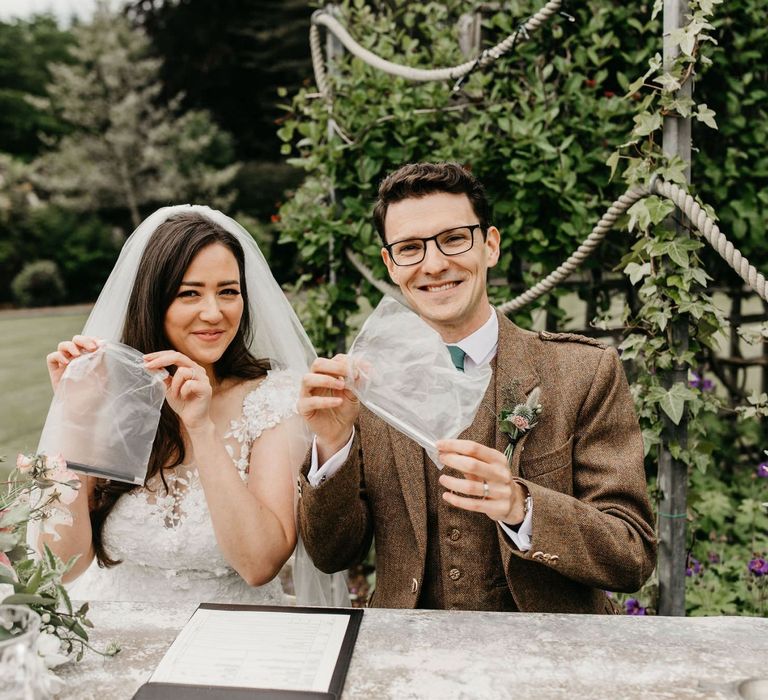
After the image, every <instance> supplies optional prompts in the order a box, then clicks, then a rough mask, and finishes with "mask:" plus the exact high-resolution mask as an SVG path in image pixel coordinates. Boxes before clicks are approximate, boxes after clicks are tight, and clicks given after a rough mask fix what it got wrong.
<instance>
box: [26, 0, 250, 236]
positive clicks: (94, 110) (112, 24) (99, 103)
mask: <svg viewBox="0 0 768 700" xmlns="http://www.w3.org/2000/svg"><path fill="white" fill-rule="evenodd" d="M72 31H73V34H74V38H75V44H74V46H73V47H72V48H71V50H70V53H71V61H70V62H69V63H58V64H54V65H52V66H50V71H51V74H52V78H53V79H52V81H51V83H50V84H49V86H48V94H49V96H50V109H51V110H52V111H53V113H54V114H57V115H60V117H61V118H62V119H64V120H65V121H66V122H67V123H68V124H69V125H70V126H71V131H70V133H68V134H67V135H65V136H64V137H62V138H61V139H60V140H59V141H58V142H57V143H56V146H55V148H54V149H53V150H51V151H49V152H48V153H46V154H45V155H44V156H42V157H41V158H39V159H38V160H37V161H36V163H35V169H34V175H35V178H34V182H35V185H36V187H37V189H38V190H39V191H41V192H45V193H47V194H48V195H49V196H50V197H51V199H52V201H53V202H54V203H56V204H61V205H64V206H68V207H71V208H73V209H76V210H81V211H83V210H84V211H98V210H103V209H122V210H124V211H125V210H127V211H128V212H129V213H130V216H131V219H132V222H133V225H134V226H138V224H139V223H140V221H141V219H142V218H143V216H142V211H141V209H142V208H143V207H147V208H148V209H149V208H154V207H155V206H156V205H158V204H165V203H167V202H169V201H185V200H188V199H198V200H202V201H205V202H206V203H208V204H211V205H213V206H220V207H226V206H227V205H228V204H230V203H231V202H232V200H233V198H234V193H233V192H231V188H230V185H231V182H232V179H233V178H234V176H235V174H236V172H237V169H238V167H239V166H238V165H237V164H236V163H232V160H233V150H232V143H231V137H230V136H229V135H227V134H226V133H224V132H222V131H221V130H220V129H219V128H218V127H216V125H215V124H214V123H213V122H212V121H211V119H210V116H209V115H208V114H207V113H206V112H202V111H190V112H186V113H183V114H181V115H179V114H178V113H177V110H178V107H179V103H180V97H176V98H174V99H172V100H170V101H164V100H161V99H160V93H161V90H162V84H161V83H160V80H159V76H160V69H161V63H162V62H161V61H160V60H159V59H157V58H153V57H151V56H150V44H149V41H148V39H147V37H146V36H145V35H144V33H143V32H141V31H140V30H138V29H135V28H133V27H132V26H131V25H130V23H129V22H128V20H127V19H125V18H124V17H123V16H121V15H118V14H114V13H113V12H111V11H110V9H109V8H108V6H107V4H106V3H100V4H99V5H98V6H97V9H96V12H95V14H94V17H93V19H92V20H91V22H89V23H88V24H83V25H79V26H77V27H75V28H74V29H73V30H72Z"/></svg>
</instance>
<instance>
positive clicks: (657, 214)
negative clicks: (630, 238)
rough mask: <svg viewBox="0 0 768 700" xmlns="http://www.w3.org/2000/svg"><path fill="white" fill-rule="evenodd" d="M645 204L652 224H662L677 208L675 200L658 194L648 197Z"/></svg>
mask: <svg viewBox="0 0 768 700" xmlns="http://www.w3.org/2000/svg"><path fill="white" fill-rule="evenodd" d="M645 206H646V208H647V209H648V215H649V216H650V219H651V223H652V224H660V223H661V222H662V221H664V219H666V218H667V217H668V216H669V215H670V214H671V213H672V212H673V211H674V210H675V204H674V202H671V201H670V200H668V199H662V198H661V197H656V196H653V197H647V198H646V200H645Z"/></svg>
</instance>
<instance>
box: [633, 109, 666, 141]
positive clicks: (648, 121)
mask: <svg viewBox="0 0 768 700" xmlns="http://www.w3.org/2000/svg"><path fill="white" fill-rule="evenodd" d="M634 121H635V128H634V129H633V130H632V133H633V134H635V135H636V136H648V134H652V133H653V132H654V131H656V130H657V129H660V128H661V115H660V114H659V113H658V112H643V113H642V114H637V115H635V117H634Z"/></svg>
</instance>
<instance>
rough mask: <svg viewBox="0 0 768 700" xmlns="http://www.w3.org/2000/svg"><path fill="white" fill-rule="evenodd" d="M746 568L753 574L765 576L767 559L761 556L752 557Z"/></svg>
mask: <svg viewBox="0 0 768 700" xmlns="http://www.w3.org/2000/svg"><path fill="white" fill-rule="evenodd" d="M747 568H748V569H749V570H750V571H751V572H752V573H753V574H754V575H755V576H766V575H768V561H766V560H765V559H764V558H763V557H755V558H754V559H752V561H750V562H749V564H747Z"/></svg>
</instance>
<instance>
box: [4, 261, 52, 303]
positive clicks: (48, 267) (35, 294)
mask: <svg viewBox="0 0 768 700" xmlns="http://www.w3.org/2000/svg"><path fill="white" fill-rule="evenodd" d="M11 290H12V291H13V296H14V297H15V298H16V301H17V302H18V303H19V305H20V306H53V305H55V304H59V303H61V300H62V299H63V298H64V281H63V280H62V279H61V274H60V273H59V268H58V266H57V265H56V263H55V262H53V261H52V260H36V261H34V262H31V263H27V264H26V265H25V266H24V267H23V268H22V270H21V272H20V273H19V274H18V275H16V277H15V278H14V280H13V282H11Z"/></svg>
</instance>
